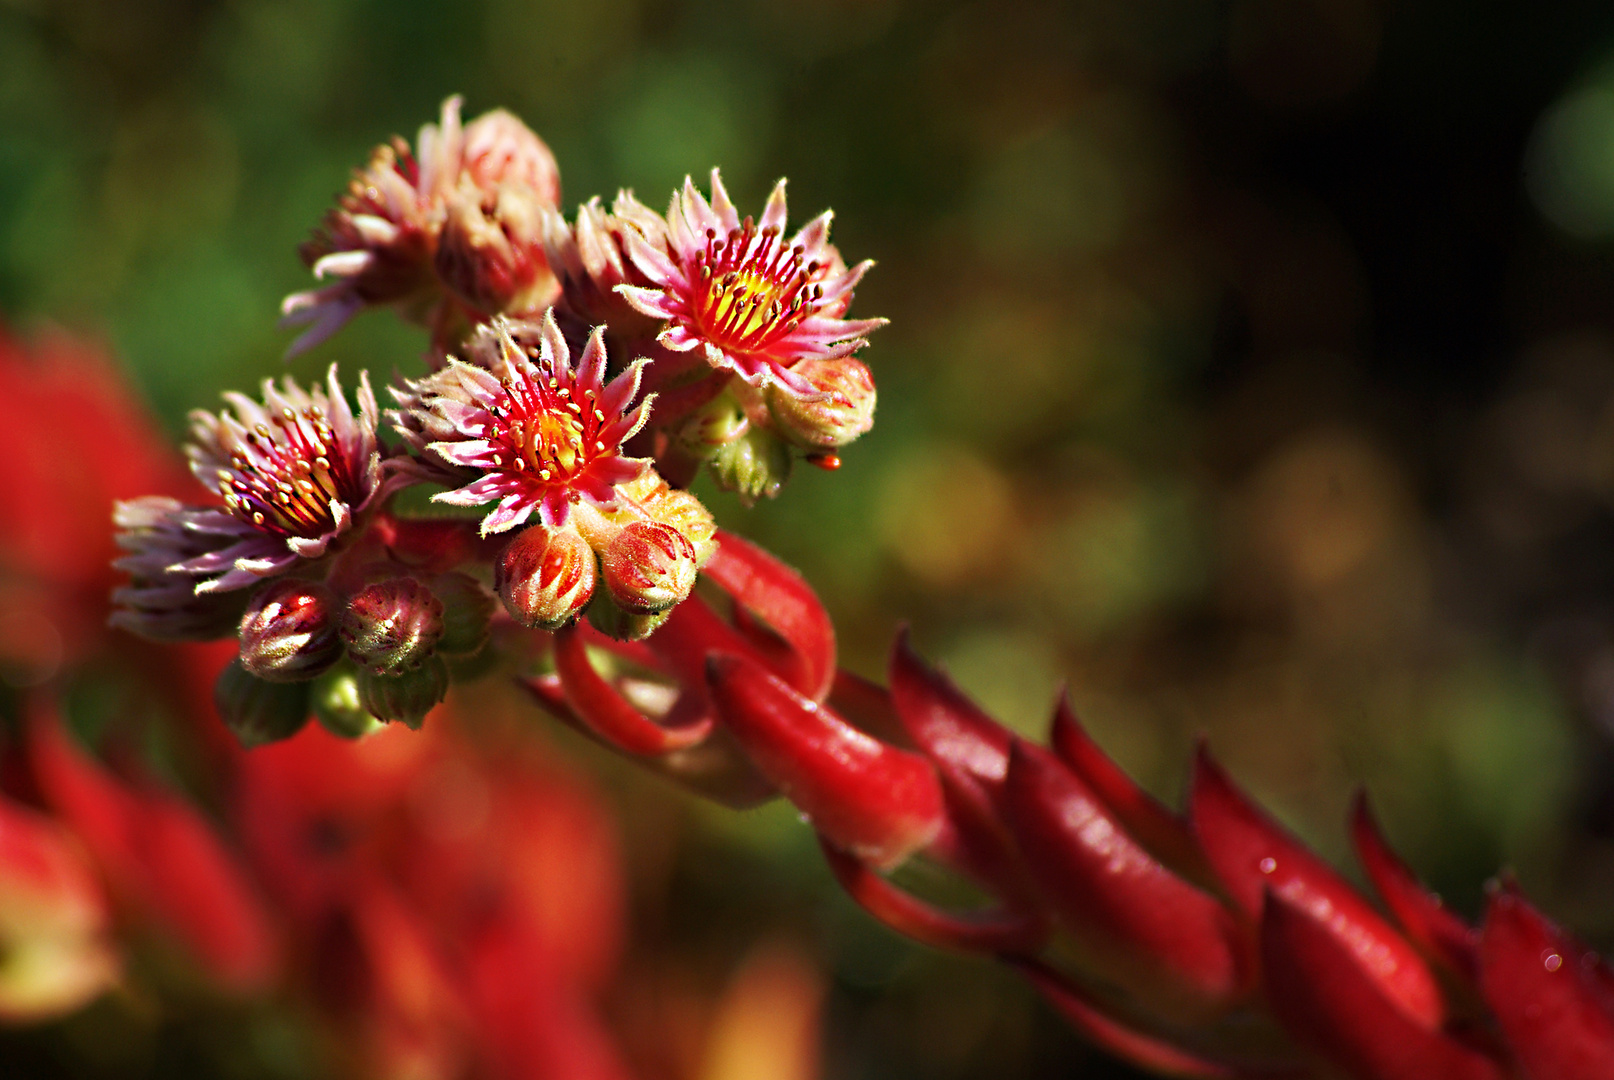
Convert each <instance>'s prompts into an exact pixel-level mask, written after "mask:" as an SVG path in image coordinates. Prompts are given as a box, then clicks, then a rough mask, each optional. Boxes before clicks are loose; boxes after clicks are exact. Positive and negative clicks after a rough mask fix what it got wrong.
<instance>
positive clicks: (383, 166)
mask: <svg viewBox="0 0 1614 1080" xmlns="http://www.w3.org/2000/svg"><path fill="white" fill-rule="evenodd" d="M501 192H519V194H508V193H507V194H505V195H504V197H503V198H502V199H501ZM559 197H560V172H559V169H558V168H557V167H556V165H555V158H554V155H553V154H551V153H550V151H549V147H547V146H545V145H544V143H543V140H541V139H539V138H538V136H537V135H535V134H533V133H532V131H531V130H530V129H528V128H527V126H526V125H525V124H523V123H522V122H521V121H520V120H518V119H516V118H515V117H514V116H512V115H511V114H510V113H508V112H505V111H504V110H502V109H496V110H494V111H492V112H489V113H485V114H483V115H482V116H480V117H478V118H477V119H476V120H473V121H472V122H471V123H470V124H468V125H464V126H463V127H462V126H461V124H460V99H459V98H458V97H451V98H449V99H448V100H447V101H445V102H443V112H442V118H441V120H440V121H439V123H437V124H426V125H424V126H423V127H422V128H421V129H420V136H419V138H418V140H417V141H416V149H415V150H414V151H413V152H411V150H410V148H409V144H408V143H407V142H405V141H404V140H403V139H401V138H396V137H394V139H393V140H392V142H391V143H389V144H386V145H383V146H379V147H377V148H376V149H375V151H374V152H373V153H372V154H371V155H370V160H369V162H368V163H367V164H366V165H365V167H364V168H362V169H358V170H355V172H354V176H353V180H352V182H351V183H349V185H348V188H347V190H346V191H345V192H343V193H342V195H341V196H340V197H339V198H338V200H337V205H336V207H335V208H334V209H332V210H331V211H330V212H329V213H328V214H327V215H326V217H325V221H324V222H323V224H322V225H321V227H320V229H319V230H318V231H317V232H316V233H315V235H314V237H313V239H311V240H310V241H308V243H306V244H304V245H303V247H302V251H301V254H302V257H303V261H304V262H306V263H307V264H308V265H309V267H310V268H311V269H312V270H313V271H314V276H315V277H317V278H321V279H325V278H333V279H335V280H334V281H333V282H332V284H329V285H326V286H325V287H323V288H319V289H311V290H309V291H307V292H300V293H293V294H292V295H290V296H288V297H286V299H285V300H284V301H283V302H282V304H281V313H282V315H283V316H284V318H283V320H282V325H286V326H304V325H306V326H308V328H309V329H308V330H307V331H305V332H304V333H303V335H302V336H301V337H299V338H298V339H297V340H296V341H294V342H293V343H292V345H291V348H290V349H289V350H288V353H289V354H293V355H294V354H296V353H299V352H302V351H303V350H305V349H310V348H313V347H314V346H315V345H317V344H319V343H320V342H322V341H324V340H325V339H326V338H328V337H330V336H331V335H332V334H334V333H336V331H338V330H340V329H341V328H342V326H343V325H344V324H345V323H346V322H347V321H348V320H349V319H351V318H352V317H353V316H354V315H356V314H357V313H358V312H359V311H361V310H363V309H364V308H365V307H369V306H376V305H384V304H392V305H396V306H398V307H399V308H400V309H402V310H403V311H405V313H406V314H410V315H413V316H415V317H419V318H430V317H432V316H431V313H432V311H433V309H435V308H441V307H442V306H443V305H442V301H443V300H444V299H445V298H444V294H443V289H442V286H441V285H440V284H439V282H438V280H437V277H436V276H435V274H434V263H435V262H436V259H437V254H438V244H439V239H440V237H441V235H442V232H443V226H444V221H445V219H446V218H447V217H448V216H449V209H450V207H451V205H459V206H460V214H459V218H460V219H461V220H462V223H463V221H464V219H466V218H471V219H473V223H474V224H477V225H480V226H481V227H480V228H477V229H473V230H469V232H467V230H465V229H462V230H461V234H460V240H461V243H460V247H461V248H462V249H464V250H460V251H458V252H456V253H454V254H453V255H452V256H451V257H450V258H449V259H448V260H447V262H446V266H447V268H448V269H449V270H450V271H451V272H452V276H453V278H454V285H455V286H457V288H458V291H459V292H460V293H464V292H467V291H468V292H471V293H472V295H473V296H474V297H475V298H476V299H477V300H482V299H485V297H486V296H487V295H490V294H492V295H495V296H497V297H500V298H502V299H504V300H508V299H510V298H511V297H514V296H520V297H521V298H523V299H527V298H530V297H531V296H532V295H533V294H534V293H535V292H538V291H541V290H540V289H539V286H540V285H541V284H542V283H543V282H545V281H547V280H548V278H547V274H546V273H545V272H544V266H543V260H544V256H543V246H542V243H541V241H540V238H539V236H538V229H537V225H536V214H535V213H532V212H521V213H518V212H516V211H515V210H511V211H510V212H509V213H508V214H505V213H500V212H498V211H499V209H500V208H501V207H504V208H510V207H523V208H524V207H525V206H526V204H529V203H536V204H541V205H546V206H549V205H553V204H554V203H555V201H556V200H557V199H558V198H559ZM507 219H508V220H507ZM523 222H530V227H526V228H523V227H522V223H523ZM512 231H514V232H515V233H517V234H524V238H523V236H522V235H517V236H516V237H515V238H514V239H515V242H514V248H515V250H514V251H513V252H512V251H511V250H509V249H510V247H511V246H512V245H511V244H510V243H509V242H506V243H504V244H503V245H499V244H495V243H493V240H494V239H495V237H494V234H495V233H498V234H500V236H508V235H509V234H510V233H511V232H512ZM468 238H469V239H474V240H476V243H474V244H472V243H470V242H469V239H468ZM470 249H475V250H483V249H487V250H489V251H491V252H492V254H491V255H490V256H489V258H490V259H493V258H496V257H501V256H502V261H501V262H500V265H499V266H498V267H496V268H494V269H493V270H490V271H488V272H487V273H483V272H481V271H480V269H479V268H478V267H475V266H469V265H467V259H468V258H469V257H470ZM506 279H513V282H514V284H513V285H511V286H510V288H509V290H508V291H509V294H510V295H509V296H506V295H504V290H502V289H495V288H494V287H493V285H494V284H499V285H504V284H507V281H506ZM549 285H550V286H551V287H552V285H553V283H552V282H549Z"/></svg>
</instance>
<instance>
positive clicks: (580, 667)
mask: <svg viewBox="0 0 1614 1080" xmlns="http://www.w3.org/2000/svg"><path fill="white" fill-rule="evenodd" d="M555 668H556V670H557V672H558V673H559V674H560V680H561V686H562V687H563V688H564V691H565V695H566V701H567V703H568V704H569V705H570V706H571V711H572V715H573V716H575V717H576V718H577V719H578V720H579V721H581V722H582V723H583V724H584V725H586V726H587V727H588V729H589V730H590V731H592V732H593V733H594V734H596V735H598V736H599V737H600V738H601V739H603V740H605V741H606V742H608V743H609V744H611V745H612V746H615V747H617V748H618V749H621V750H624V751H626V752H627V753H630V754H644V755H656V754H667V753H671V752H672V751H674V750H683V749H686V748H688V747H691V746H694V745H695V744H696V743H698V742H700V741H701V740H703V739H705V738H706V736H707V735H708V734H710V733H711V730H712V718H711V717H710V716H709V715H701V716H699V717H697V718H695V719H694V720H691V721H689V722H688V723H685V724H682V725H680V726H677V727H663V726H662V725H660V724H658V723H656V722H655V721H654V720H651V719H650V718H649V717H647V716H645V715H644V714H643V713H642V712H640V711H639V710H638V709H637V708H635V707H634V706H633V705H631V704H630V703H629V702H628V701H627V699H626V698H624V697H623V696H622V695H621V693H619V692H618V691H617V689H616V688H615V687H614V686H612V685H611V684H610V683H609V682H607V681H606V680H605V678H604V677H603V676H601V675H600V673H599V672H598V671H595V670H594V664H593V662H592V661H591V660H589V658H588V652H587V650H586V649H585V647H584V645H583V640H582V638H581V637H580V636H579V635H578V632H577V629H576V626H575V625H573V626H568V627H565V628H563V629H561V630H558V631H556V633H555Z"/></svg>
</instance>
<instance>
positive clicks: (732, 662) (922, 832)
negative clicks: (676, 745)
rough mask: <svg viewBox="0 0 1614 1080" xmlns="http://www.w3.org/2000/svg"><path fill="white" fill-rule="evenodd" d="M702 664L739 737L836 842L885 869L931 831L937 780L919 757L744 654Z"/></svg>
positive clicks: (935, 822)
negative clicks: (805, 693)
mask: <svg viewBox="0 0 1614 1080" xmlns="http://www.w3.org/2000/svg"><path fill="white" fill-rule="evenodd" d="M707 670H708V681H709V683H710V685H711V693H712V699H713V701H714V702H716V704H717V710H718V714H719V715H720V716H721V717H722V718H723V722H724V724H725V725H726V726H727V727H728V729H729V730H730V731H731V732H733V734H734V736H735V738H737V739H738V740H739V742H740V746H741V747H742V748H744V750H745V752H746V753H747V754H748V755H750V757H751V760H752V761H753V762H755V764H756V766H757V768H758V769H760V770H761V771H762V773H763V775H765V776H766V777H768V779H770V780H772V781H773V782H774V783H775V784H777V785H778V786H779V789H780V790H781V791H783V792H784V793H785V795H786V796H787V797H789V799H790V801H791V802H793V803H795V804H796V805H797V806H798V807H799V808H800V809H801V810H802V812H803V813H804V814H806V815H807V817H808V819H809V820H811V821H812V823H813V824H814V825H815V826H816V827H817V828H818V829H819V830H820V831H821V832H823V833H824V835H826V836H828V837H829V838H830V839H831V840H833V841H834V842H835V843H836V844H837V845H839V846H840V847H843V848H845V849H846V850H848V851H850V852H852V853H853V854H854V855H857V856H858V857H859V858H862V859H865V860H867V861H868V862H871V863H873V864H874V865H875V866H878V867H880V868H882V869H888V868H890V867H892V866H895V865H896V864H898V863H900V862H902V861H903V860H904V859H906V858H907V857H908V856H909V855H911V854H913V852H915V851H916V850H918V849H919V848H922V847H924V846H925V845H926V844H928V843H930V842H931V841H932V840H933V839H935V838H936V835H937V833H938V832H940V830H941V828H942V824H943V821H944V814H943V809H942V794H941V784H940V783H939V782H938V781H937V779H936V773H935V770H933V769H932V768H931V767H930V763H929V762H928V761H926V760H925V759H924V758H922V757H920V756H919V755H918V754H913V753H910V752H908V751H906V750H900V749H898V748H897V747H895V746H890V745H888V744H886V743H882V742H880V741H879V740H878V739H875V738H872V737H870V736H868V735H865V734H864V733H863V732H861V731H859V730H857V729H856V728H854V727H853V726H852V725H851V724H848V723H847V722H846V721H845V720H842V719H841V718H840V717H839V716H837V715H836V714H835V713H834V711H833V710H831V709H830V708H829V707H828V706H827V705H820V704H818V703H817V702H815V701H813V700H812V699H810V698H806V697H803V696H802V695H801V694H799V693H797V692H796V691H794V690H792V689H791V688H790V687H789V686H787V685H785V683H783V682H782V681H780V680H779V679H778V678H776V677H774V676H773V675H772V674H770V673H769V672H768V671H767V670H765V669H764V668H763V667H761V666H760V665H759V664H756V663H754V662H753V661H750V660H746V659H744V658H742V657H738V656H731V655H716V656H713V657H711V658H710V660H709V661H708V669H707Z"/></svg>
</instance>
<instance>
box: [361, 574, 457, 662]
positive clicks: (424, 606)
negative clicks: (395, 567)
mask: <svg viewBox="0 0 1614 1080" xmlns="http://www.w3.org/2000/svg"><path fill="white" fill-rule="evenodd" d="M341 634H342V640H343V642H345V643H346V645H347V652H348V655H349V656H351V657H352V658H353V662H354V663H356V664H358V665H359V666H360V667H363V668H367V669H369V670H370V671H373V672H376V673H377V674H381V675H396V674H399V673H400V672H404V671H409V670H411V669H413V668H416V667H419V666H420V665H421V664H422V663H423V662H424V661H425V660H426V658H427V657H429V656H431V655H432V651H433V650H434V649H435V648H436V647H437V641H438V639H439V638H440V637H442V634H443V603H442V601H441V600H438V599H437V597H435V596H433V595H432V594H431V590H430V589H428V588H426V586H424V585H422V584H421V583H420V582H418V581H416V580H415V579H414V578H407V577H400V578H391V579H389V580H387V581H378V582H375V583H374V584H370V585H366V586H365V587H364V588H362V589H360V590H359V591H358V592H357V593H356V594H354V596H353V598H352V599H351V600H349V601H348V606H347V610H346V611H345V612H343V614H342V629H341Z"/></svg>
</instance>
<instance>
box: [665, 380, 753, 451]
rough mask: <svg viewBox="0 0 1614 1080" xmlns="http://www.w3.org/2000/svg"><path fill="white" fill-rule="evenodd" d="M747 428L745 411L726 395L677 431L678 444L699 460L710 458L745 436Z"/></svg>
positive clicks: (747, 421)
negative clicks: (681, 444)
mask: <svg viewBox="0 0 1614 1080" xmlns="http://www.w3.org/2000/svg"><path fill="white" fill-rule="evenodd" d="M749 426H750V421H749V420H747V419H746V416H745V410H744V409H742V408H740V403H739V402H737V401H735V400H734V398H733V396H731V395H730V394H728V393H726V392H725V393H721V394H719V395H717V397H715V398H713V399H712V400H711V401H708V402H707V403H706V404H705V405H702V406H701V407H700V408H699V409H697V410H695V412H694V413H692V414H691V415H690V417H689V419H687V420H685V421H684V422H683V424H682V425H680V427H679V428H678V441H679V442H681V443H683V445H684V448H685V449H687V450H688V451H689V452H690V453H691V454H693V455H694V456H695V457H698V458H709V457H711V456H712V455H713V454H715V453H717V452H718V450H720V449H722V448H723V447H725V446H727V445H729V444H730V443H732V442H733V441H734V440H735V439H738V438H739V437H740V436H742V435H744V434H745V431H746V429H747V428H748V427H749Z"/></svg>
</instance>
